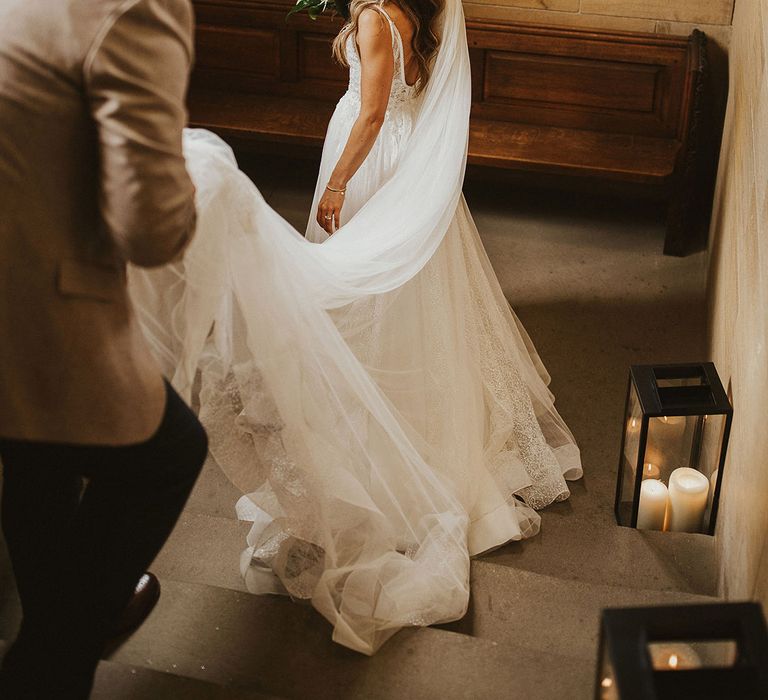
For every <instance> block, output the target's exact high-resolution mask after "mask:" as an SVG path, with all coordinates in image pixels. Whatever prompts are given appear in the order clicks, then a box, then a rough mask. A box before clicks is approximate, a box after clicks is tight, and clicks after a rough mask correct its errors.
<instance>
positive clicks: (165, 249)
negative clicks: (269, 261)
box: [84, 0, 196, 267]
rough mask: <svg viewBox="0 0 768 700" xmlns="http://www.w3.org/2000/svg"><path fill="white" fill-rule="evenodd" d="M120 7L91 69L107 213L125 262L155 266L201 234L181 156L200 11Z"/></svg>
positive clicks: (184, 0) (170, 2) (182, 6)
mask: <svg viewBox="0 0 768 700" xmlns="http://www.w3.org/2000/svg"><path fill="white" fill-rule="evenodd" d="M120 8H121V10H120V11H119V12H117V13H116V14H115V15H113V16H112V17H110V19H109V20H108V21H107V23H106V24H105V26H103V27H102V29H101V32H100V34H99V36H97V38H96V40H95V42H94V44H93V47H92V48H91V50H90V51H89V54H88V57H87V59H86V63H85V65H84V77H85V85H86V91H87V95H88V102H89V105H90V110H91V114H92V115H93V119H94V122H95V126H96V130H97V132H98V141H99V153H100V163H101V172H100V186H101V192H100V207H101V215H102V220H103V222H104V225H105V227H106V229H107V233H108V235H109V236H111V238H112V239H113V240H114V242H115V244H116V246H117V248H118V250H119V251H120V253H121V255H122V256H123V257H124V258H125V259H126V260H127V261H129V262H132V263H134V264H135V265H139V266H142V267H153V266H157V265H163V264H165V263H167V262H170V261H172V260H174V259H177V258H178V257H179V256H180V255H181V254H182V253H183V251H184V248H185V247H186V245H187V243H188V242H189V241H190V239H191V238H192V236H193V234H194V230H195V223H196V213H195V201H194V196H195V188H194V185H193V184H192V181H191V179H190V177H189V174H188V172H187V170H186V167H185V163H184V157H183V154H182V131H183V128H184V126H185V125H186V121H187V113H186V109H185V106H184V99H185V94H186V90H187V84H188V80H189V71H190V67H191V63H192V51H193V48H192V32H193V16H192V8H191V5H190V3H189V1H188V0H136V1H135V2H128V3H122V4H121V5H120Z"/></svg>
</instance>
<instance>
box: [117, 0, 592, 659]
mask: <svg viewBox="0 0 768 700" xmlns="http://www.w3.org/2000/svg"><path fill="white" fill-rule="evenodd" d="M350 11H351V19H350V21H349V22H348V23H347V24H346V25H345V26H344V28H343V29H342V30H341V33H340V34H339V36H338V37H337V39H336V40H335V42H334V47H333V50H334V53H335V55H336V56H337V58H338V59H339V60H340V61H341V62H342V63H344V64H346V65H348V66H349V75H350V77H349V89H348V91H347V93H346V94H345V95H344V97H342V99H341V100H340V101H339V103H338V106H337V108H336V111H335V113H334V115H333V118H332V119H331V122H330V125H329V127H328V133H327V137H326V141H325V146H324V149H323V156H322V162H321V166H320V175H319V179H318V185H317V191H316V193H315V198H314V204H313V209H312V214H311V217H310V222H309V226H308V229H307V232H306V236H302V235H300V234H299V233H298V232H297V231H296V230H295V229H293V228H292V227H291V226H290V225H289V224H288V223H287V222H286V221H284V220H283V219H282V218H281V217H280V216H279V215H278V214H277V213H276V212H274V211H273V210H272V209H271V208H270V207H269V206H267V204H266V203H265V202H264V200H263V198H262V197H261V195H260V193H259V192H258V190H257V189H256V188H255V187H254V185H253V184H252V183H251V181H250V180H249V179H248V178H247V177H245V175H243V174H242V173H241V172H240V171H239V170H238V169H237V166H236V163H235V160H234V157H233V155H232V152H231V150H230V149H229V148H228V147H227V146H226V145H225V144H224V143H223V142H222V141H221V140H220V139H218V138H217V137H216V136H214V135H213V134H210V133H209V132H206V131H200V130H189V131H188V132H187V133H186V134H185V152H186V157H187V161H188V167H189V169H190V173H191V174H192V177H193V179H194V181H195V184H196V186H197V189H198V195H197V198H198V202H197V203H198V217H199V224H198V234H197V237H196V240H195V241H194V242H193V244H192V246H191V247H190V249H189V251H188V253H187V256H186V257H185V259H184V261H183V262H180V263H177V264H176V265H174V266H172V267H170V268H165V269H163V270H160V271H144V270H132V271H131V285H132V293H133V298H134V300H135V303H136V306H137V309H138V312H139V314H140V317H141V319H142V322H143V325H144V328H145V332H146V334H147V336H148V338H149V339H150V341H151V343H152V345H153V347H154V349H155V352H156V353H157V355H158V356H159V357H160V358H161V361H162V362H163V363H164V367H165V370H166V372H167V373H168V376H169V377H171V378H172V380H173V383H174V385H175V386H176V388H177V389H178V390H179V391H180V392H184V393H186V395H187V397H189V398H193V399H195V398H196V399H197V400H199V403H200V414H201V418H202V420H203V422H204V423H205V425H206V426H207V428H208V430H209V434H210V438H211V446H212V447H211V450H212V454H213V456H214V457H215V459H216V461H217V462H218V464H219V465H220V466H221V468H222V469H223V470H224V472H225V473H226V474H227V475H228V476H229V478H230V479H231V480H232V481H233V482H234V483H235V484H237V485H238V486H240V487H241V488H242V489H243V491H244V492H247V495H245V496H243V498H242V499H241V500H240V502H239V503H238V504H237V510H238V514H239V517H240V518H242V519H246V520H251V521H253V527H252V529H251V532H250V535H249V537H248V542H247V548H246V550H245V552H244V553H243V557H242V561H241V567H242V571H243V575H244V577H245V580H246V582H247V585H248V587H249V589H250V590H252V591H254V592H258V593H263V592H281V593H287V594H290V595H291V596H293V597H296V598H304V599H310V600H311V602H312V604H313V605H314V606H315V608H316V609H317V610H319V611H320V612H321V613H322V614H323V615H324V616H325V617H326V618H327V619H328V620H329V621H330V622H331V624H332V625H333V638H334V640H335V641H337V642H339V643H340V644H343V645H345V646H347V647H350V648H352V649H355V650H357V651H360V652H363V653H365V654H372V653H374V652H375V651H376V650H377V649H378V648H379V647H380V646H381V644H382V643H383V642H384V641H385V640H386V639H387V638H388V637H390V636H391V635H392V634H394V633H395V632H396V631H397V630H398V629H399V628H401V627H403V626H407V625H429V624H433V623H439V622H447V621H450V620H455V619H458V618H460V617H462V616H463V615H464V613H465V611H466V608H467V603H468V598H469V560H470V557H471V556H474V555H478V554H481V553H482V552H486V551H488V550H491V549H493V548H495V547H499V546H501V545H503V544H504V543H506V542H509V541H512V540H519V539H521V538H525V537H530V536H532V535H534V534H536V533H537V532H538V529H539V522H540V518H539V516H538V514H537V513H536V512H535V511H536V509H540V508H542V507H544V506H546V505H548V504H550V503H552V502H554V501H561V500H563V499H565V498H567V497H568V496H569V491H568V487H567V485H566V481H565V480H566V479H577V478H579V477H580V476H581V474H582V470H581V464H580V457H579V451H578V448H577V447H576V445H575V443H574V440H573V437H572V435H571V433H570V432H569V430H568V428H567V427H566V426H565V424H564V423H563V421H562V419H561V418H560V416H559V415H558V414H557V412H556V410H555V408H554V406H553V397H552V395H551V394H550V392H549V391H548V389H547V383H548V379H549V378H548V376H547V374H546V371H545V369H544V367H543V366H542V364H541V362H540V360H539V358H538V355H537V354H536V352H535V350H534V349H533V346H532V344H531V342H530V339H529V338H528V336H527V335H526V333H525V331H524V329H523V328H522V326H521V325H520V324H519V322H518V320H517V318H516V317H515V316H514V314H513V313H512V311H511V310H510V308H509V305H508V304H507V302H506V300H505V298H504V296H503V294H502V291H501V289H500V287H499V284H498V281H497V280H496V277H495V276H494V273H493V270H492V268H491V265H490V263H489V261H488V258H487V256H486V254H485V251H484V249H483V247H482V244H481V242H480V239H479V236H478V233H477V230H476V228H475V225H474V223H473V221H472V218H471V216H470V213H469V211H468V209H467V206H466V203H465V201H464V198H463V196H462V194H461V187H462V182H463V178H464V168H465V162H466V151H467V137H468V123H469V109H470V72H469V57H468V51H467V42H466V33H465V26H464V17H463V11H462V6H461V2H460V0H445V4H444V6H443V5H442V2H441V0H389V1H386V0H352V2H351V5H350ZM254 109H258V103H254ZM211 328H212V329H213V331H211ZM196 378H197V380H196ZM198 382H199V383H198ZM193 386H194V388H195V392H194V393H195V396H194V397H192V393H193Z"/></svg>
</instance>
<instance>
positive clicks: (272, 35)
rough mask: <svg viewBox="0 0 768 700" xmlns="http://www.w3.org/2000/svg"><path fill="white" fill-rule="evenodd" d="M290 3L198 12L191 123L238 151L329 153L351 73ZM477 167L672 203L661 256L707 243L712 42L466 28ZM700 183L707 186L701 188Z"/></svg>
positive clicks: (330, 27)
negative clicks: (705, 143) (321, 149)
mask: <svg viewBox="0 0 768 700" xmlns="http://www.w3.org/2000/svg"><path fill="white" fill-rule="evenodd" d="M290 5H291V2H290V0H269V1H264V0H195V8H196V12H197V21H198V29H197V42H196V43H197V47H196V48H197V64H196V68H195V71H194V74H193V79H192V84H191V89H190V96H189V108H190V123H191V124H192V125H193V126H201V127H206V128H209V129H212V130H213V131H216V132H218V133H220V134H221V135H222V136H223V137H224V138H227V139H229V140H231V141H233V142H234V144H235V145H236V146H237V147H240V148H251V149H264V148H270V146H271V147H272V148H275V144H279V147H280V148H281V149H289V150H292V151H293V152H296V151H297V150H298V151H301V150H302V149H307V148H311V147H318V146H319V145H321V144H322V141H323V138H324V136H325V130H326V127H327V124H328V120H329V119H330V116H331V113H332V112H333V108H334V105H335V103H336V101H337V100H338V99H339V97H340V96H341V95H342V94H343V92H344V90H345V89H346V81H347V76H346V71H345V70H344V69H343V68H341V67H340V66H338V65H336V64H335V63H334V61H333V59H332V57H331V54H330V41H331V39H332V38H333V36H334V35H335V34H336V32H338V30H339V27H340V26H341V20H340V19H339V18H331V17H329V16H323V17H320V18H319V19H318V20H315V21H313V20H311V19H309V18H308V17H306V16H304V15H297V16H293V17H291V18H290V19H288V20H287V21H286V13H287V10H288V8H289V7H290ZM467 38H468V42H469V46H470V55H471V62H472V92H473V96H472V99H473V106H472V116H471V120H470V139H469V153H468V161H469V163H471V164H477V165H482V166H490V167H493V168H502V169H505V170H509V171H517V172H522V173H539V174H546V175H550V176H562V177H567V178H572V179H573V178H575V179H578V180H587V179H588V180H594V181H595V182H596V183H606V184H611V183H627V184H628V186H630V187H632V188H637V189H638V191H640V190H644V191H652V192H654V193H656V194H658V195H660V196H663V197H664V198H666V199H667V201H668V202H669V205H668V220H667V234H666V238H665V245H664V252H665V253H667V254H672V255H682V254H685V253H686V252H687V251H688V250H689V249H690V248H691V245H692V244H693V243H695V241H696V239H697V238H698V237H700V236H699V234H700V233H701V231H699V230H697V227H698V226H700V222H701V220H702V217H701V211H702V208H707V207H708V206H710V204H711V203H710V202H707V201H706V200H707V191H708V188H707V186H706V183H707V181H708V179H711V178H710V175H711V174H706V173H705V174H704V176H702V172H701V170H702V168H705V167H706V166H705V165H702V162H701V158H700V156H701V152H702V143H701V142H702V138H703V137H702V127H701V123H702V121H703V111H704V110H705V105H706V102H705V100H704V95H705V87H706V75H707V62H706V37H705V36H704V34H703V33H702V32H700V31H694V32H693V33H692V34H691V35H690V36H688V37H678V36H668V35H659V34H645V33H637V32H620V31H604V30H584V29H566V28H556V27H547V26H534V25H526V24H518V23H511V22H497V21H494V22H489V21H474V20H471V21H468V22H467ZM702 183H704V184H702Z"/></svg>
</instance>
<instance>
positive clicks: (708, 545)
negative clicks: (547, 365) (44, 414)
mask: <svg viewBox="0 0 768 700" xmlns="http://www.w3.org/2000/svg"><path fill="white" fill-rule="evenodd" d="M574 489H575V493H574V496H573V503H568V502H567V503H560V504H555V505H553V506H550V507H549V508H547V509H545V510H544V511H542V513H541V516H542V527H541V532H540V533H539V534H538V535H537V536H536V537H533V538H531V539H529V540H525V541H523V542H516V543H510V544H508V545H507V546H505V547H502V548H501V549H498V550H496V551H495V552H492V553H491V554H488V555H485V556H484V557H483V559H484V560H489V561H494V562H496V563H499V564H503V565H506V566H512V567H515V568H518V569H524V570H527V571H533V572H536V573H541V574H547V575H550V576H557V577H559V578H565V579H572V580H576V581H585V582H590V583H600V584H608V585H611V586H620V587H628V588H641V589H652V590H659V591H685V592H687V593H698V594H702V595H715V594H716V592H717V591H716V588H717V570H716V552H715V545H714V538H713V537H709V536H708V535H694V534H686V533H677V532H676V533H671V532H653V531H641V530H635V529H633V528H626V527H619V526H618V525H617V524H616V522H615V521H614V519H613V514H612V508H605V507H602V506H604V505H605V504H594V503H590V501H589V500H588V496H587V494H582V493H580V491H581V490H582V489H583V486H582V485H580V484H577V485H575V486H574ZM240 496H241V492H240V491H239V490H238V489H237V488H236V487H235V486H234V485H232V484H231V483H230V482H229V480H228V479H227V478H226V477H225V476H224V474H223V473H222V471H221V469H220V468H219V467H218V465H217V464H216V462H215V461H214V460H213V459H209V460H208V462H207V463H206V465H205V468H204V471H203V474H202V475H201V478H200V480H199V482H198V485H197V487H196V488H195V492H194V493H193V494H192V497H191V498H190V502H189V505H188V506H187V512H188V513H194V514H198V515H203V516H205V515H209V516H214V517H218V518H227V519H232V520H234V519H235V518H236V515H235V503H236V502H237V499H238V498H239V497H240ZM189 526H190V527H193V526H194V524H190V525H189ZM202 527H204V526H202ZM246 532H247V528H246ZM243 541H244V540H243V539H241V540H240V543H242V542H243ZM192 546H194V545H192ZM225 546H227V545H225Z"/></svg>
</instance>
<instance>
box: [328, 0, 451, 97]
mask: <svg viewBox="0 0 768 700" xmlns="http://www.w3.org/2000/svg"><path fill="white" fill-rule="evenodd" d="M391 1H392V2H393V3H394V4H396V5H397V6H398V7H399V8H400V9H401V10H402V11H403V12H404V13H405V15H406V16H407V17H408V19H409V20H410V21H411V23H412V24H413V27H414V31H413V37H412V39H411V48H412V49H413V54H414V56H415V57H416V62H417V63H418V66H419V78H418V82H417V87H416V90H417V92H421V91H422V90H423V89H424V88H425V87H426V85H427V82H428V81H429V76H430V73H431V72H432V59H433V58H434V57H435V54H436V53H437V48H438V46H439V45H440V39H439V38H438V36H437V33H436V32H435V27H434V24H435V19H436V18H437V16H438V15H439V14H440V11H441V10H442V9H443V0H400V1H399V2H398V1H396V0H391ZM384 2H385V0H351V2H350V3H349V15H350V17H349V21H348V22H347V23H346V24H345V25H344V26H343V27H342V28H341V31H340V32H339V33H338V35H337V36H336V38H335V39H334V40H333V55H334V57H335V58H336V60H337V61H338V62H339V63H341V65H343V66H349V60H348V58H347V38H348V37H350V36H351V37H353V38H354V37H356V36H357V29H358V21H359V19H360V14H361V13H362V12H363V10H366V9H369V8H370V9H373V8H379V9H382V10H383V8H382V6H383V4H384Z"/></svg>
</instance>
